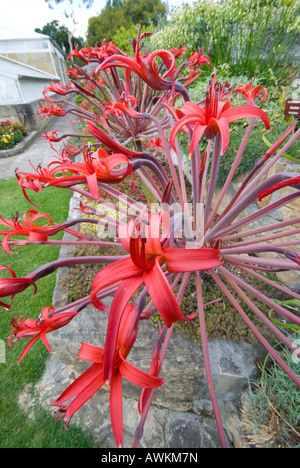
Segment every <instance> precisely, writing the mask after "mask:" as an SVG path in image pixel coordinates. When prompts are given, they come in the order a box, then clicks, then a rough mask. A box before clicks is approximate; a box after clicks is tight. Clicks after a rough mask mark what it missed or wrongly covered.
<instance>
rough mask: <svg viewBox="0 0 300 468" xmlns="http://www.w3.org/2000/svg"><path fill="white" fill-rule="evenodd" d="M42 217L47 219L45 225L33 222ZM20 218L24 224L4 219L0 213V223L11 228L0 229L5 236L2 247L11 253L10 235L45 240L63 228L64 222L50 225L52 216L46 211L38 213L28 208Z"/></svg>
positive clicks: (37, 240)
mask: <svg viewBox="0 0 300 468" xmlns="http://www.w3.org/2000/svg"><path fill="white" fill-rule="evenodd" d="M43 218H44V219H46V220H48V223H47V224H46V225H45V226H40V225H37V224H35V223H36V222H37V221H38V220H41V219H43ZM22 220H23V223H24V224H21V223H20V221H19V220H18V219H14V218H12V220H9V219H4V218H2V216H1V215H0V224H2V225H4V226H7V227H9V228H10V229H12V231H8V230H6V231H0V235H2V236H5V237H4V239H3V241H2V247H3V249H4V250H5V252H7V253H12V251H11V250H10V248H9V246H8V241H9V239H10V237H12V236H28V240H31V241H35V242H45V241H47V240H48V237H49V236H54V235H55V234H57V233H58V232H60V231H62V230H63V229H64V228H65V225H64V224H57V225H54V226H51V224H52V218H51V217H50V216H49V215H48V214H47V213H39V212H38V211H36V210H28V211H27V212H26V213H25V214H24V216H23V218H22Z"/></svg>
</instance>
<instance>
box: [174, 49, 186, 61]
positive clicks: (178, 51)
mask: <svg viewBox="0 0 300 468" xmlns="http://www.w3.org/2000/svg"><path fill="white" fill-rule="evenodd" d="M187 51H188V50H187V49H186V48H185V47H179V49H177V47H172V49H170V52H172V54H174V57H175V58H176V59H177V58H178V57H180V55H184V54H185V53H186V52H187Z"/></svg>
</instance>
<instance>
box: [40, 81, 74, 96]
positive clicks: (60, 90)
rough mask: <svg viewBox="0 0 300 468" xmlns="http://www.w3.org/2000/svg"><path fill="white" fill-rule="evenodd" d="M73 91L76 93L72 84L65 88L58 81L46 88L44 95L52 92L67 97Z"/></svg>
mask: <svg viewBox="0 0 300 468" xmlns="http://www.w3.org/2000/svg"><path fill="white" fill-rule="evenodd" d="M72 91H74V88H73V86H72V84H71V83H69V84H68V85H67V86H65V85H63V84H62V83H60V82H59V81H56V82H55V83H51V84H50V86H48V87H47V88H45V89H44V91H43V94H44V96H45V95H46V94H47V93H49V92H51V93H55V94H59V95H61V96H65V95H66V94H69V93H70V92H72Z"/></svg>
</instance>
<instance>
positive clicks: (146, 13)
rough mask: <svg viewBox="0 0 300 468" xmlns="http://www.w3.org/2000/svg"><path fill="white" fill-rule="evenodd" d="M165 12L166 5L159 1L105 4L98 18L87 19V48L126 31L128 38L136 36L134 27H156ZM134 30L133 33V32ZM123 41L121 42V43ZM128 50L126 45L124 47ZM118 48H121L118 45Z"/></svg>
mask: <svg viewBox="0 0 300 468" xmlns="http://www.w3.org/2000/svg"><path fill="white" fill-rule="evenodd" d="M166 11H167V7H166V5H165V4H164V3H163V2H162V1H161V0H138V1H137V0H123V2H122V1H121V0H113V1H112V2H111V1H108V2H107V3H106V6H105V8H104V9H103V10H102V11H101V13H100V15H99V16H94V17H92V18H90V19H89V25H88V35H87V40H88V44H89V46H94V45H95V43H96V42H99V43H100V44H101V43H102V40H103V39H104V38H105V39H106V40H107V41H111V40H114V37H115V36H116V35H117V36H118V35H119V34H121V37H122V39H123V35H124V34H125V33H126V31H127V32H128V31H129V32H130V35H129V37H133V36H132V34H133V35H134V36H136V26H135V25H143V26H148V27H149V25H152V26H156V25H157V24H158V21H159V18H160V16H161V15H164V14H165V13H166ZM133 29H134V31H133ZM123 41H124V39H123V40H122V42H123ZM126 46H127V48H128V45H126ZM118 47H120V48H122V47H121V45H120V44H119V43H118Z"/></svg>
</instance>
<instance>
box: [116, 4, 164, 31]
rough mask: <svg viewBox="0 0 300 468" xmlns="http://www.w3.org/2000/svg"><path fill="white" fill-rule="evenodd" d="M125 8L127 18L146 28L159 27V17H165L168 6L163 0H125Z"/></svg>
mask: <svg viewBox="0 0 300 468" xmlns="http://www.w3.org/2000/svg"><path fill="white" fill-rule="evenodd" d="M123 8H124V10H125V14H126V16H129V17H130V18H131V19H132V23H133V24H136V23H139V24H143V25H144V26H146V25H149V24H153V25H155V26H156V25H157V23H158V20H159V16H160V15H164V14H165V13H166V11H167V6H166V4H165V3H163V2H162V1H161V0H124V1H123Z"/></svg>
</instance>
